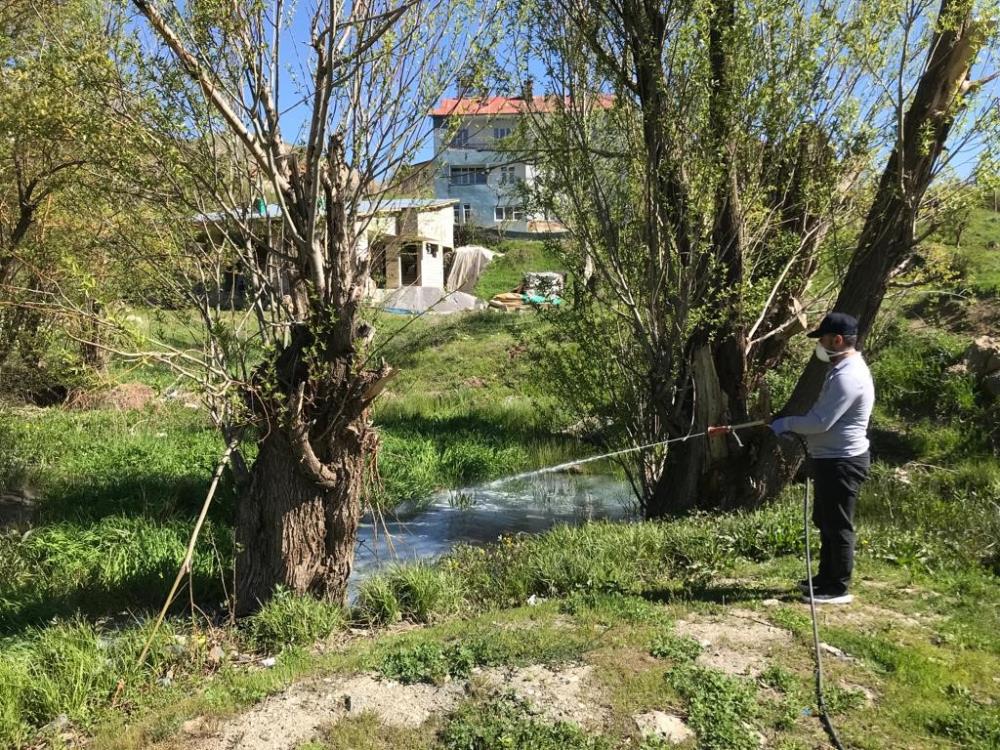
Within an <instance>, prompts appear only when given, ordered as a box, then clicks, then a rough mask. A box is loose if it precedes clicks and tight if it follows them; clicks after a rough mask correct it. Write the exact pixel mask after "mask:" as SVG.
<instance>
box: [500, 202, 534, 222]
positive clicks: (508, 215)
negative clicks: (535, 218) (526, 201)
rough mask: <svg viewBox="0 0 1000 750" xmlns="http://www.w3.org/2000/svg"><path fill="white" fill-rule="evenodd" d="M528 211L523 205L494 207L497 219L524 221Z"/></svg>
mask: <svg viewBox="0 0 1000 750" xmlns="http://www.w3.org/2000/svg"><path fill="white" fill-rule="evenodd" d="M526 216H527V212H526V211H525V210H524V207H523V206H497V207H496V208H494V209H493V218H494V219H495V220H496V221H524V219H525V217H526Z"/></svg>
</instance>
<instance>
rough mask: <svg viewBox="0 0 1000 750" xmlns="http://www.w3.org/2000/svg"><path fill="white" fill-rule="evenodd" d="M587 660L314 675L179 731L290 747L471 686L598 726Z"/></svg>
mask: <svg viewBox="0 0 1000 750" xmlns="http://www.w3.org/2000/svg"><path fill="white" fill-rule="evenodd" d="M592 670H593V668H592V667H590V666H573V667H568V668H565V669H552V668H549V667H546V666H542V665H534V666H529V667H524V668H523V669H489V670H483V671H481V672H480V673H478V674H477V675H476V676H475V677H474V679H473V681H472V683H469V682H464V681H458V682H449V683H445V684H444V685H422V684H421V685H402V684H400V683H398V682H394V681H392V680H380V679H378V678H376V677H374V676H373V675H368V674H362V675H354V676H352V677H343V678H333V677H328V678H325V679H322V680H313V681H310V682H306V683H301V684H298V685H293V686H292V687H290V688H289V689H288V690H286V691H285V692H283V693H279V694H277V695H274V696H271V697H269V698H267V699H265V700H264V701H262V702H261V703H258V704H257V705H256V706H254V707H252V708H251V709H249V710H248V711H246V712H245V713H243V714H241V715H239V716H234V717H232V718H231V719H228V720H226V721H223V722H213V721H211V720H209V719H206V718H203V717H197V718H195V719H191V720H190V721H188V722H185V724H184V725H183V727H182V729H181V732H182V734H183V735H184V737H185V738H184V740H183V741H182V742H181V746H182V747H183V748H185V750H236V749H237V748H239V750H292V749H293V748H295V747H298V746H299V745H301V744H302V743H304V742H306V741H308V740H310V739H312V738H314V737H316V736H317V735H319V734H320V733H321V731H322V730H323V729H324V728H326V727H329V726H330V725H331V724H335V723H336V722H337V721H339V720H340V719H342V718H344V717H346V716H350V715H355V714H363V713H370V714H374V715H375V716H377V717H378V719H379V720H380V721H381V722H382V723H384V724H386V725H387V726H393V727H405V728H412V727H418V726H420V725H421V724H423V723H424V722H425V721H427V720H428V719H430V718H431V717H433V716H437V715H441V714H445V713H448V712H450V711H452V710H454V709H455V708H456V707H457V706H458V704H459V703H460V702H461V701H462V700H464V699H465V698H467V697H468V696H469V694H470V692H473V693H476V694H479V695H481V696H482V697H493V696H496V695H500V694H503V693H507V692H512V693H514V694H515V695H516V696H518V697H519V698H521V699H522V700H524V701H525V702H527V703H528V704H529V705H530V706H531V707H532V709H533V710H534V711H536V712H537V713H538V714H539V715H541V716H545V717H546V718H547V719H549V720H551V721H566V722H572V723H574V724H577V725H578V726H581V727H583V728H585V729H600V728H602V727H603V726H604V725H605V723H606V719H607V717H608V715H609V711H608V708H607V707H606V706H604V705H602V704H601V703H600V702H599V697H600V695H601V692H600V689H599V687H598V686H597V684H596V682H595V681H594V680H593V679H592Z"/></svg>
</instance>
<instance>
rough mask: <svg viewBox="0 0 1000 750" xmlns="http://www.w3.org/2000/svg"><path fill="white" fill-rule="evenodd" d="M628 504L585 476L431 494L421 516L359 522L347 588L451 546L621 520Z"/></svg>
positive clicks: (624, 492)
mask: <svg viewBox="0 0 1000 750" xmlns="http://www.w3.org/2000/svg"><path fill="white" fill-rule="evenodd" d="M633 502H634V498H633V496H632V493H631V491H630V489H629V487H628V485H627V484H626V483H624V482H622V481H620V480H617V479H614V478H612V477H608V476H604V475H589V474H579V475H577V474H548V475H543V476H539V477H535V478H533V479H531V480H521V481H512V482H506V483H502V484H499V485H496V486H495V485H494V484H487V485H484V486H482V487H474V488H470V489H463V490H446V491H443V492H439V493H437V494H436V495H435V496H434V497H433V498H432V499H431V502H430V504H429V505H427V506H426V507H425V508H423V509H421V510H411V511H406V510H402V511H400V512H398V513H397V514H396V515H395V516H389V517H387V518H386V519H385V524H384V525H383V524H382V523H381V522H379V523H375V521H374V519H373V518H371V517H370V516H367V517H365V519H364V520H363V522H362V524H361V528H360V529H359V530H358V550H357V554H356V556H355V563H354V575H353V577H352V580H351V584H352V588H354V587H356V586H357V585H358V584H359V583H360V582H361V581H362V580H364V579H365V578H368V577H369V576H370V575H372V574H373V573H374V572H376V571H377V570H379V569H380V568H382V567H385V566H388V565H392V564H394V563H406V562H413V561H416V560H429V559H434V558H437V557H440V556H441V555H444V554H446V553H447V552H449V551H450V550H451V549H452V547H454V546H455V545H457V544H472V545H481V544H489V543H490V542H495V541H496V540H497V538H498V537H500V536H501V535H506V534H516V533H519V532H529V533H538V532H542V531H545V530H546V529H549V528H551V527H552V526H554V525H556V524H559V523H569V524H581V523H584V522H586V521H594V520H600V519H621V518H628V517H631V516H632V512H631V504H632V503H633ZM386 531H388V534H389V535H390V536H391V543H390V542H389V540H388V539H387V538H386Z"/></svg>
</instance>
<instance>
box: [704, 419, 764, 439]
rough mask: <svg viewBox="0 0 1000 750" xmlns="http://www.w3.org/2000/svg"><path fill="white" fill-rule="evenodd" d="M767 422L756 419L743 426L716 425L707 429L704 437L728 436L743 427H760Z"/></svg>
mask: <svg viewBox="0 0 1000 750" xmlns="http://www.w3.org/2000/svg"><path fill="white" fill-rule="evenodd" d="M765 424H767V422H766V421H765V420H763V419H758V420H755V421H753V422H744V423H743V424H718V425H713V426H711V427H709V428H708V429H707V430H705V437H715V436H716V435H728V434H729V433H730V432H732V431H733V430H742V429H743V428H744V427H760V426H761V425H765Z"/></svg>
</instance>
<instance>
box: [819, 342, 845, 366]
mask: <svg viewBox="0 0 1000 750" xmlns="http://www.w3.org/2000/svg"><path fill="white" fill-rule="evenodd" d="M838 354H843V352H832V351H830V350H829V349H827V348H826V347H825V346H823V345H822V344H821V343H819V342H818V341H817V342H816V359H818V360H819V361H820V362H829V361H830V357H836V356H837V355H838Z"/></svg>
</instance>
